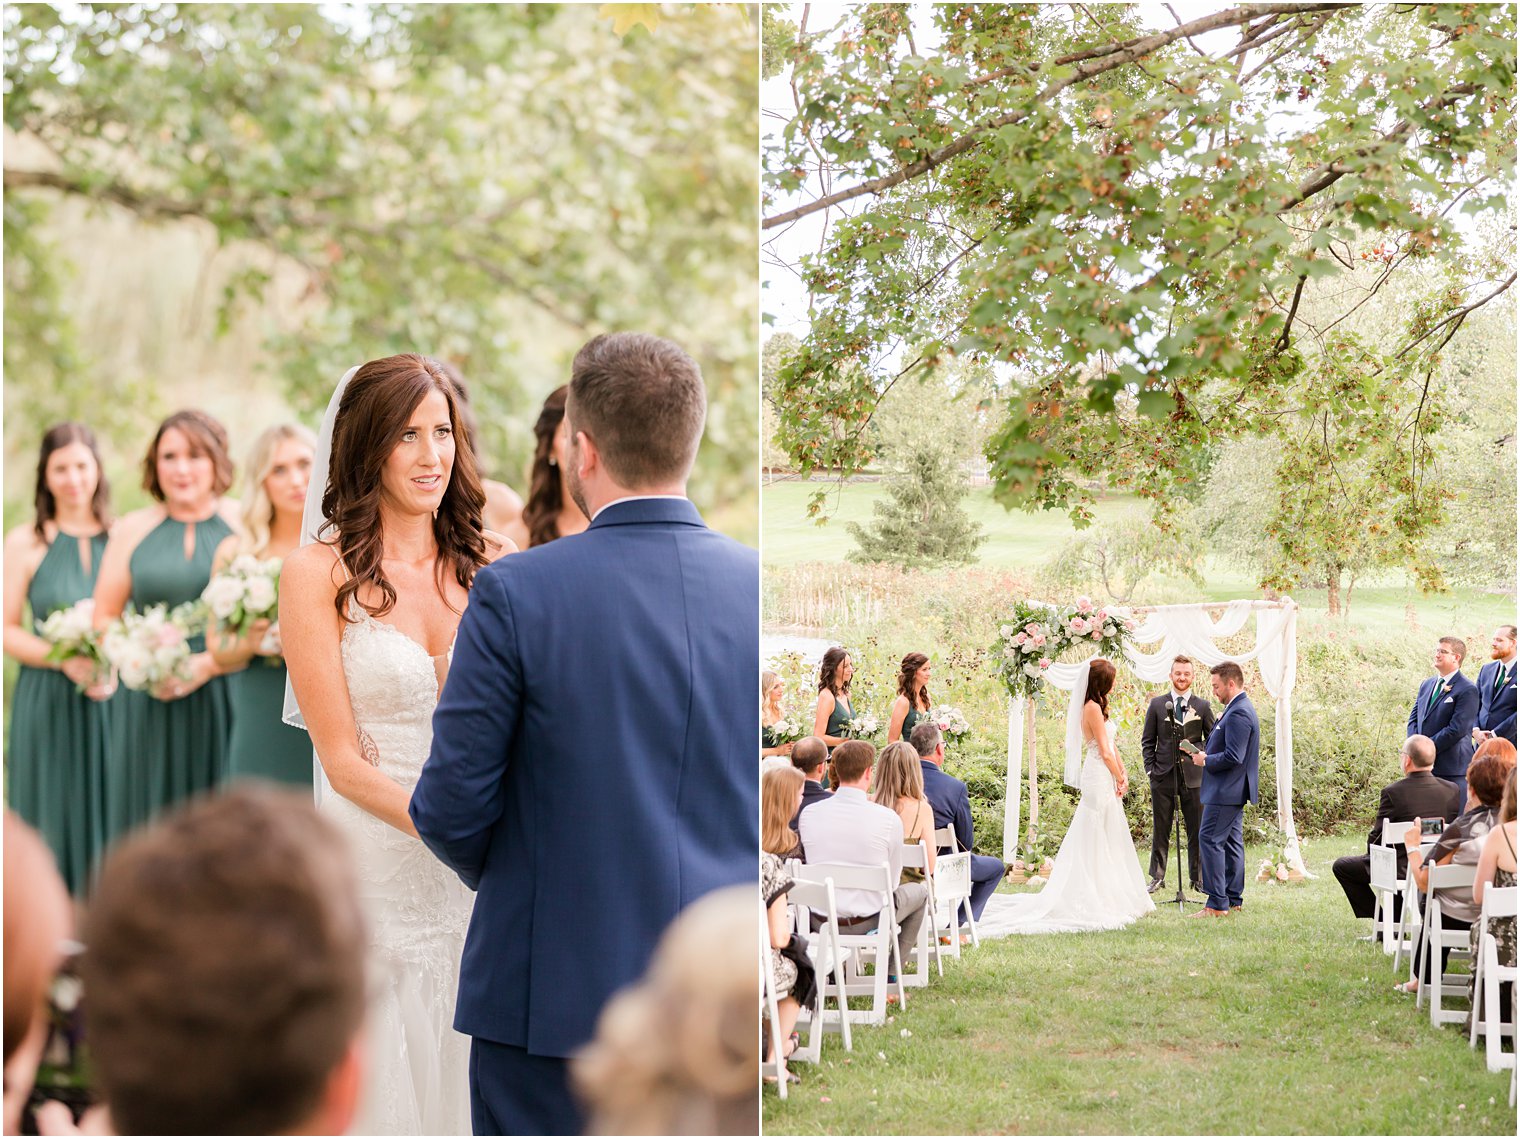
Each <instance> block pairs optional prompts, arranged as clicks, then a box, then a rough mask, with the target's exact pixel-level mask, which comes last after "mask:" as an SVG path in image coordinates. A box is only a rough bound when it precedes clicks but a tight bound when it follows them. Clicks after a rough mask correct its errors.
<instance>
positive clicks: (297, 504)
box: [238, 423, 317, 557]
mask: <svg viewBox="0 0 1520 1139" xmlns="http://www.w3.org/2000/svg"><path fill="white" fill-rule="evenodd" d="M316 452H317V437H316V436H315V435H313V434H312V433H311V432H310V431H309V430H307V429H306V428H305V427H303V426H301V425H300V424H299V423H280V424H276V425H275V426H274V427H270V428H267V429H266V430H264V431H263V432H262V433H261V434H260V435H259V437H258V438H257V439H255V440H254V441H253V449H252V450H250V451H249V452H248V463H247V465H246V466H245V467H244V477H245V478H246V479H247V483H246V485H245V487H244V490H243V509H242V517H241V518H240V519H239V534H238V537H239V538H240V539H241V544H242V551H243V552H245V553H249V554H252V555H253V556H254V557H264V556H265V554H266V552H267V551H268V549H269V539H270V535H271V532H272V531H273V530H274V529H276V525H275V523H276V521H277V520H279V519H282V518H293V519H294V520H295V524H296V525H297V526H299V525H300V522H301V512H302V510H304V509H305V506H306V486H307V483H308V482H310V481H311V463H312V457H313V456H314V455H315V454H316Z"/></svg>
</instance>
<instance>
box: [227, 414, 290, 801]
mask: <svg viewBox="0 0 1520 1139" xmlns="http://www.w3.org/2000/svg"><path fill="white" fill-rule="evenodd" d="M316 451H317V439H316V436H315V435H313V434H312V433H311V432H310V431H308V430H307V429H306V428H304V427H301V426H299V425H297V424H281V425H279V426H277V427H271V428H269V430H267V431H265V432H264V433H263V434H262V435H260V436H259V437H258V439H257V440H256V441H255V442H254V444H253V452H252V454H250V455H249V456H248V466H247V474H248V481H247V488H246V491H245V493H244V495H243V510H242V518H241V519H240V521H239V524H238V529H237V533H236V534H234V535H233V536H232V537H230V538H227V539H225V540H224V541H223V542H222V544H221V545H220V546H219V547H217V551H216V557H215V558H214V559H213V561H212V567H211V572H212V573H213V574H217V573H220V572H221V571H222V570H224V569H226V568H227V567H228V566H229V565H231V564H232V561H233V559H234V558H237V557H239V556H240V555H243V554H249V555H252V556H253V557H255V558H258V559H259V560H260V561H267V560H269V559H270V558H278V559H280V560H281V561H283V560H284V559H285V557H286V555H288V554H289V553H290V551H291V550H294V549H295V548H296V547H297V546H299V545H300V544H301V511H302V510H303V508H304V507H305V504H306V485H307V483H308V482H310V480H311V463H312V459H313V457H314V456H315V455H316ZM271 635H272V636H271ZM266 636H270V641H271V643H270V644H267V645H266V644H265V638H266ZM207 643H208V646H209V647H210V649H211V656H212V658H213V659H214V660H215V661H216V663H217V665H218V666H219V667H220V668H221V670H222V671H223V672H224V673H226V674H227V696H228V701H229V703H230V704H231V707H232V737H231V739H230V740H229V741H228V744H227V775H228V778H230V779H238V778H244V777H254V778H260V779H273V780H276V781H278V782H281V783H290V784H294V785H295V786H297V787H301V788H304V789H305V790H306V791H308V792H309V791H311V789H312V753H311V739H310V737H308V736H307V734H306V733H305V732H303V731H302V730H301V729H300V728H293V727H291V726H290V725H288V724H286V723H284V722H283V720H282V718H281V717H282V713H283V709H284V706H285V658H284V657H283V656H282V655H281V654H280V647H279V644H280V642H279V625H278V624H274V625H271V623H270V622H269V621H257V622H255V623H254V624H253V625H252V626H251V627H250V628H249V630H248V634H247V635H246V636H244V637H238V636H236V635H235V634H233V633H232V632H231V631H230V630H227V629H222V628H214V629H212V630H211V631H210V632H209V633H208V634H207Z"/></svg>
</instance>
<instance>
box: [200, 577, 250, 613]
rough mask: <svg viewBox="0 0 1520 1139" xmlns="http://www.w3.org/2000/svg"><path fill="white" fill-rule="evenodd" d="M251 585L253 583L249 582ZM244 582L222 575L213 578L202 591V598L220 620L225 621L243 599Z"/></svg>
mask: <svg viewBox="0 0 1520 1139" xmlns="http://www.w3.org/2000/svg"><path fill="white" fill-rule="evenodd" d="M249 585H250V587H251V585H252V583H251V582H250V583H249ZM243 591H244V587H243V583H242V582H241V581H239V580H238V579H237V578H235V577H231V576H228V575H220V576H218V577H214V578H212V579H211V582H210V584H209V585H207V586H206V588H205V590H204V591H203V592H202V593H201V600H203V601H204V602H205V603H206V604H207V605H209V606H210V607H211V612H212V613H214V614H215V615H216V617H217V619H218V620H220V621H225V620H226V619H227V618H228V617H231V616H232V611H233V610H234V609H236V608H237V606H238V602H239V601H241V600H243Z"/></svg>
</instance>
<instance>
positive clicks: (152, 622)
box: [100, 601, 201, 692]
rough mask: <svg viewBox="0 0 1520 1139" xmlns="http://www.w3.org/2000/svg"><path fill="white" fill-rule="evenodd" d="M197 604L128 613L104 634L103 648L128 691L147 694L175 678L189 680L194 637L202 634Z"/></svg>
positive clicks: (161, 606)
mask: <svg viewBox="0 0 1520 1139" xmlns="http://www.w3.org/2000/svg"><path fill="white" fill-rule="evenodd" d="M200 626H201V620H200V606H199V605H197V604H196V603H195V602H193V601H192V602H186V603H185V604H184V605H179V606H176V607H175V608H174V609H170V608H169V607H168V606H167V605H150V606H149V607H148V608H147V609H145V610H143V611H142V612H141V613H133V612H130V611H129V612H126V613H123V614H122V615H121V616H120V617H119V618H118V619H117V620H115V621H113V622H112V623H111V625H110V626H109V627H108V628H107V629H106V630H105V632H104V633H103V634H101V638H100V647H101V649H102V650H103V651H104V652H105V657H106V660H108V661H110V662H111V664H112V665H114V666H115V668H116V672H117V675H118V676H120V678H121V682H122V683H123V684H125V685H126V686H127V687H128V688H133V689H136V690H137V691H139V692H146V691H149V690H150V689H153V688H156V687H157V686H158V685H160V684H162V683H163V682H164V681H166V680H169V679H171V678H177V679H179V680H189V679H190V670H189V668H188V667H187V666H188V664H189V661H190V656H191V652H190V638H191V637H192V636H194V635H195V634H196V633H198V632H200V631H201V628H200Z"/></svg>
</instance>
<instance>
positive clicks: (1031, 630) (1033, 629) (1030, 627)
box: [1024, 621, 1040, 637]
mask: <svg viewBox="0 0 1520 1139" xmlns="http://www.w3.org/2000/svg"><path fill="white" fill-rule="evenodd" d="M1039 631H1040V627H1039V626H1038V625H1036V624H1035V623H1034V622H1033V621H1031V622H1029V624H1027V625H1025V626H1024V632H1026V633H1028V634H1029V635H1030V636H1031V637H1032V636H1034V635H1035V634H1037V633H1038V632H1039Z"/></svg>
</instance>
